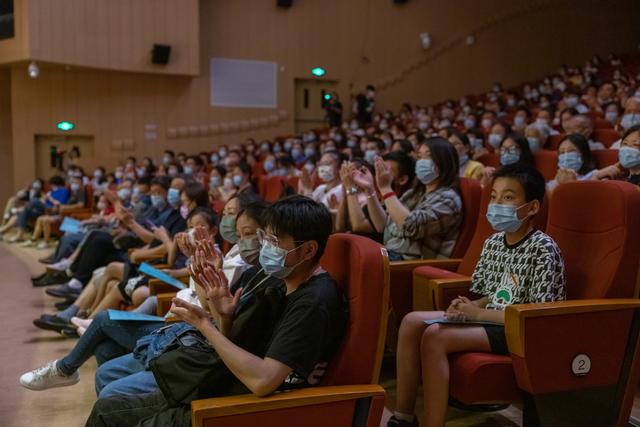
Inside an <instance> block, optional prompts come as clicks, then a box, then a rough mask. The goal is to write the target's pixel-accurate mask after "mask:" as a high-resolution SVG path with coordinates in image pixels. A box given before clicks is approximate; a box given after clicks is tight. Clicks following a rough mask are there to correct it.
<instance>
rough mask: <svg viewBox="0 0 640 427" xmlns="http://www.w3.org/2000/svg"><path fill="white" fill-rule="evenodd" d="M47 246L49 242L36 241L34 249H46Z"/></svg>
mask: <svg viewBox="0 0 640 427" xmlns="http://www.w3.org/2000/svg"><path fill="white" fill-rule="evenodd" d="M48 248H49V243H48V242H45V241H44V240H43V241H42V242H40V243H38V246H36V249H41V250H42V249H48Z"/></svg>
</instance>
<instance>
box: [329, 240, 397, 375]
mask: <svg viewBox="0 0 640 427" xmlns="http://www.w3.org/2000/svg"><path fill="white" fill-rule="evenodd" d="M320 264H321V265H322V267H323V268H324V269H325V270H326V271H327V272H328V273H329V274H330V275H331V277H333V278H334V279H335V280H336V282H337V283H338V287H339V288H340V291H341V292H342V294H343V295H345V297H346V298H347V300H348V303H349V322H348V326H347V329H346V331H345V336H344V338H343V341H342V344H341V346H340V349H339V350H338V352H337V353H336V355H335V357H334V359H333V360H332V361H331V363H330V364H329V369H328V371H327V373H326V374H325V376H324V377H323V381H322V383H323V384H324V385H349V384H376V383H377V382H378V376H379V374H380V364H381V363H382V354H383V351H384V338H385V332H386V329H387V310H388V308H389V305H388V304H389V259H388V257H387V253H386V250H385V249H384V248H383V247H382V246H381V245H379V244H378V243H376V242H374V241H373V240H371V239H368V238H366V237H362V236H357V235H353V234H341V233H339V234H333V235H332V236H331V237H330V238H329V242H328V244H327V248H326V251H325V253H324V255H323V257H322V259H321V260H320Z"/></svg>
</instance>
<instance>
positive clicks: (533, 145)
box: [527, 136, 540, 152]
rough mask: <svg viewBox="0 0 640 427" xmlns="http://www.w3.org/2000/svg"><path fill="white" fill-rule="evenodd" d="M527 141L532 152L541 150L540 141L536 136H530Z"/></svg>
mask: <svg viewBox="0 0 640 427" xmlns="http://www.w3.org/2000/svg"><path fill="white" fill-rule="evenodd" d="M527 141H529V149H530V150H531V151H532V152H535V151H538V150H539V149H540V140H539V139H538V138H536V137H534V136H530V137H529V138H527Z"/></svg>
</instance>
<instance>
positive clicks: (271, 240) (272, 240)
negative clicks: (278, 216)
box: [256, 228, 304, 247]
mask: <svg viewBox="0 0 640 427" xmlns="http://www.w3.org/2000/svg"><path fill="white" fill-rule="evenodd" d="M256 236H258V242H260V246H263V245H264V244H265V243H268V244H270V245H273V246H277V247H280V240H278V238H277V237H276V236H274V235H273V234H267V232H266V231H264V230H263V229H261V228H258V230H256ZM293 243H295V244H302V243H304V240H294V241H293Z"/></svg>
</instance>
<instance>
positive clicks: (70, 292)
mask: <svg viewBox="0 0 640 427" xmlns="http://www.w3.org/2000/svg"><path fill="white" fill-rule="evenodd" d="M45 292H46V293H47V295H51V296H52V297H58V298H67V299H70V298H78V296H80V292H82V289H73V288H70V287H69V285H68V284H66V283H65V284H64V285H61V286H58V287H56V288H49V289H47V290H46V291H45Z"/></svg>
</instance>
